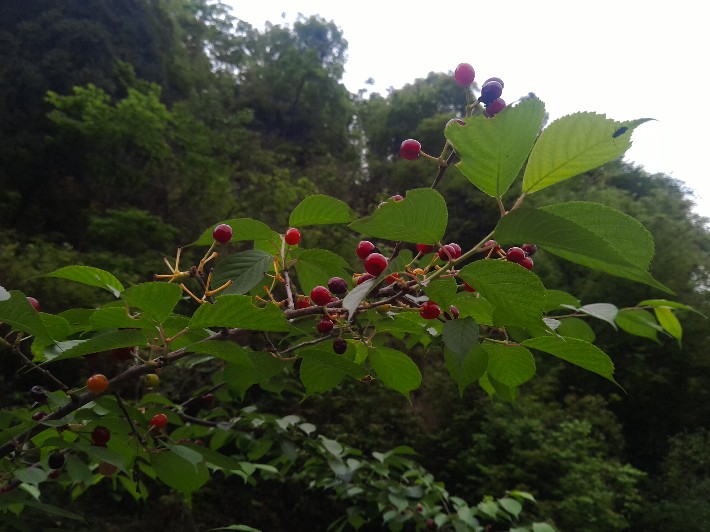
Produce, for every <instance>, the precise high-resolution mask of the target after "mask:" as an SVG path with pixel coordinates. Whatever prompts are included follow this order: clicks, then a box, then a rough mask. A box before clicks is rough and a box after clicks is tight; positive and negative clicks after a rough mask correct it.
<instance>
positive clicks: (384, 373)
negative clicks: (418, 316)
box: [368, 347, 422, 399]
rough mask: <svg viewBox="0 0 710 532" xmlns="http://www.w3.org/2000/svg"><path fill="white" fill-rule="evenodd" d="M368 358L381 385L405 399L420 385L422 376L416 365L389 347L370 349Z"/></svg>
mask: <svg viewBox="0 0 710 532" xmlns="http://www.w3.org/2000/svg"><path fill="white" fill-rule="evenodd" d="M368 357H369V359H370V364H371V365H372V369H374V370H375V373H377V377H378V378H379V379H380V380H381V381H382V383H383V384H384V385H385V386H387V387H388V388H391V389H392V390H395V391H397V392H399V393H401V394H402V395H404V396H405V397H406V398H407V399H409V392H411V391H412V390H416V389H417V388H419V386H420V385H421V383H422V374H421V373H420V372H419V368H418V367H417V365H416V364H415V363H414V362H413V361H412V359H411V358H409V357H408V356H407V355H405V354H404V353H402V352H401V351H397V350H396V349H390V348H389V347H378V348H370V349H369V350H368Z"/></svg>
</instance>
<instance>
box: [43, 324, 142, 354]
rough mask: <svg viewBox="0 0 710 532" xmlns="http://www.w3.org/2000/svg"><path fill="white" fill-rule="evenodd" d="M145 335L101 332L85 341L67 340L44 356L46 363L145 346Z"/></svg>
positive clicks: (128, 330) (136, 332)
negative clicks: (122, 348) (121, 348)
mask: <svg viewBox="0 0 710 532" xmlns="http://www.w3.org/2000/svg"><path fill="white" fill-rule="evenodd" d="M145 343H146V337H145V334H144V333H143V332H142V331H140V330H137V329H122V330H118V331H108V332H101V333H99V334H97V335H96V336H93V337H91V338H89V339H87V340H68V341H65V342H58V343H56V344H54V345H51V346H49V347H47V348H46V349H45V351H44V354H45V356H46V358H47V361H48V362H57V361H59V360H65V359H67V358H76V357H80V356H84V355H90V354H92V353H101V352H102V351H110V350H111V349H117V348H119V347H133V346H136V345H145Z"/></svg>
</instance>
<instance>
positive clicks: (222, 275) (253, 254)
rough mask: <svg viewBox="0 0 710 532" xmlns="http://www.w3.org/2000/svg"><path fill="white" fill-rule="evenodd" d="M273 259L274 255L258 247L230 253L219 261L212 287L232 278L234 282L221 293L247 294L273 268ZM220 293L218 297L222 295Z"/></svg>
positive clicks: (216, 286)
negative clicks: (257, 248)
mask: <svg viewBox="0 0 710 532" xmlns="http://www.w3.org/2000/svg"><path fill="white" fill-rule="evenodd" d="M273 261H274V256H273V255H270V254H268V253H266V252H264V251H259V250H256V249H251V250H247V251H242V252H240V253H234V254H233V255H229V256H228V257H226V258H224V259H222V260H220V261H219V262H218V263H217V267H216V268H215V271H214V275H213V277H212V288H218V287H220V286H222V285H223V284H224V283H226V282H227V281H230V280H231V281H233V282H232V284H231V285H230V286H228V287H227V288H225V289H224V290H223V291H222V292H220V293H219V294H222V295H227V294H238V295H242V294H246V293H248V292H249V290H251V289H252V288H254V287H255V286H257V285H258V284H259V283H260V282H261V280H262V279H263V278H264V274H265V273H266V272H268V271H270V270H271V269H272V268H273ZM219 294H218V297H222V295H219Z"/></svg>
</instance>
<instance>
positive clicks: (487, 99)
mask: <svg viewBox="0 0 710 532" xmlns="http://www.w3.org/2000/svg"><path fill="white" fill-rule="evenodd" d="M501 94H503V85H501V84H500V83H498V82H497V81H489V82H488V83H484V85H483V87H481V95H480V96H479V97H478V101H479V102H481V103H483V104H485V105H490V103H491V102H492V101H493V100H495V99H496V98H500V95H501Z"/></svg>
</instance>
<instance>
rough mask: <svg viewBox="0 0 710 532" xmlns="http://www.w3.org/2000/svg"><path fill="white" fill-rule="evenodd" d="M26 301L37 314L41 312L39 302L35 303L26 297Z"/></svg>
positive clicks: (29, 297)
mask: <svg viewBox="0 0 710 532" xmlns="http://www.w3.org/2000/svg"><path fill="white" fill-rule="evenodd" d="M27 301H28V302H29V304H30V305H32V306H33V307H34V309H35V310H36V311H37V312H42V307H40V306H39V301H37V300H36V299H35V298H34V297H31V296H27Z"/></svg>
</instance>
